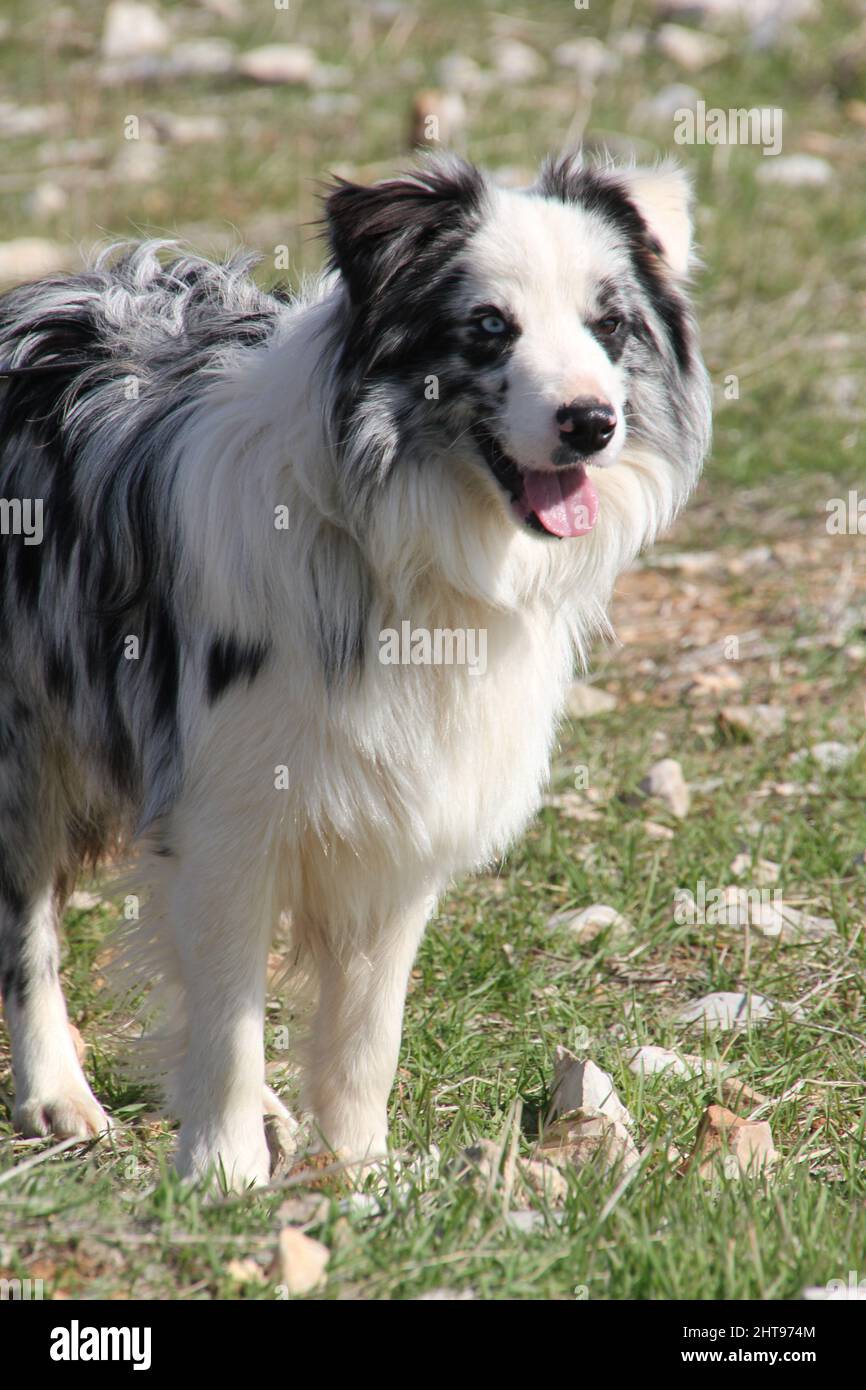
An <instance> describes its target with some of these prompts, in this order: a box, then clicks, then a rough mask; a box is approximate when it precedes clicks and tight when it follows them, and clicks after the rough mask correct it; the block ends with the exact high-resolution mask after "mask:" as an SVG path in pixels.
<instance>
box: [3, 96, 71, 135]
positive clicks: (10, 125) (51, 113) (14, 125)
mask: <svg viewBox="0 0 866 1390" xmlns="http://www.w3.org/2000/svg"><path fill="white" fill-rule="evenodd" d="M65 119H66V109H65V107H63V106H60V105H52V106H20V105H18V104H17V103H15V102H13V101H0V135H2V136H3V137H4V138H7V139H9V138H12V139H14V138H15V137H16V136H22V135H44V134H45V132H46V131H48V130H56V129H57V128H58V127H60V126H62V125H63V123H64V121H65Z"/></svg>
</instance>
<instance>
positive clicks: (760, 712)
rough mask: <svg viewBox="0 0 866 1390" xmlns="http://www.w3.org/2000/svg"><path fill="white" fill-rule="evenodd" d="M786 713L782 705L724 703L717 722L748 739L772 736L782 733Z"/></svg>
mask: <svg viewBox="0 0 866 1390" xmlns="http://www.w3.org/2000/svg"><path fill="white" fill-rule="evenodd" d="M787 719H788V715H787V711H786V710H785V707H784V705H725V707H724V709H722V710H721V711H720V712H719V722H720V723H721V724H722V725H723V726H724V727H725V728H727V729H729V730H731V731H732V732H735V733H738V734H744V735H745V736H746V737H747V738H749V739H765V738H774V737H776V736H777V735H779V734H781V733H784V731H785V724H786V723H787Z"/></svg>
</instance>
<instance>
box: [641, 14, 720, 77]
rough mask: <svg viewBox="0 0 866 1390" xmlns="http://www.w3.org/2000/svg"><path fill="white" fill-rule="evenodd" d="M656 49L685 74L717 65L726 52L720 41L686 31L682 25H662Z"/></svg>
mask: <svg viewBox="0 0 866 1390" xmlns="http://www.w3.org/2000/svg"><path fill="white" fill-rule="evenodd" d="M656 48H657V49H658V51H659V52H660V53H661V54H663V56H664V57H665V58H668V59H670V61H671V62H672V63H676V64H677V66H678V67H681V68H685V69H686V71H687V72H700V71H701V69H702V68H706V67H709V66H710V64H711V63H717V62H718V61H719V59H720V58H723V57H724V56H725V54H726V53H727V51H728V46H727V44H726V43H723V42H722V40H721V39H717V38H714V37H713V35H712V34H701V33H699V32H698V31H697V30H696V29H687V28H686V27H685V25H682V24H663V25H662V26H661V28H660V29H659V31H658V33H657V34H656Z"/></svg>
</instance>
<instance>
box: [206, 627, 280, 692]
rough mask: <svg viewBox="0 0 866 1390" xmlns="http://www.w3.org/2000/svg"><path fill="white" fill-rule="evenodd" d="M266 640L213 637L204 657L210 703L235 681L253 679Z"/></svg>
mask: <svg viewBox="0 0 866 1390" xmlns="http://www.w3.org/2000/svg"><path fill="white" fill-rule="evenodd" d="M269 650H270V648H269V644H268V643H267V642H240V641H238V639H237V638H235V637H217V638H216V639H215V641H213V642H212V643H211V646H210V651H209V652H208V658H207V696H208V700H209V701H210V703H211V704H214V703H215V701H216V700H218V699H219V697H220V696H221V695H223V694H224V693H225V692H226V690H228V688H229V686H230V685H232V684H233V683H234V682H235V681H239V680H245V681H246V682H247V684H248V685H249V683H250V682H251V681H253V680H255V678H256V676H257V675H258V674H259V671H260V670H261V668H262V665H263V664H264V662H265V660H266V658H267V656H268V653H269Z"/></svg>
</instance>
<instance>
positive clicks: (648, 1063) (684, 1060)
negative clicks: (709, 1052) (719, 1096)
mask: <svg viewBox="0 0 866 1390" xmlns="http://www.w3.org/2000/svg"><path fill="white" fill-rule="evenodd" d="M708 1065H709V1064H707V1063H704V1061H703V1060H702V1059H701V1058H700V1057H695V1056H692V1055H691V1054H690V1053H688V1052H672V1051H671V1050H670V1049H669V1048H667V1047H655V1046H653V1045H652V1044H650V1043H648V1044H646V1045H645V1046H644V1047H639V1048H637V1049H636V1051H635V1052H633V1053H632V1055H631V1057H630V1059H629V1064H628V1068H629V1071H632V1072H634V1074H635V1076H640V1075H641V1073H643V1074H644V1075H646V1076H655V1075H657V1074H658V1073H659V1072H672V1073H673V1074H674V1076H685V1077H687V1078H688V1079H689V1080H690V1081H693V1080H694V1079H695V1078H697V1077H702V1076H704V1074H705V1072H706V1071H707V1068H708Z"/></svg>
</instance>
